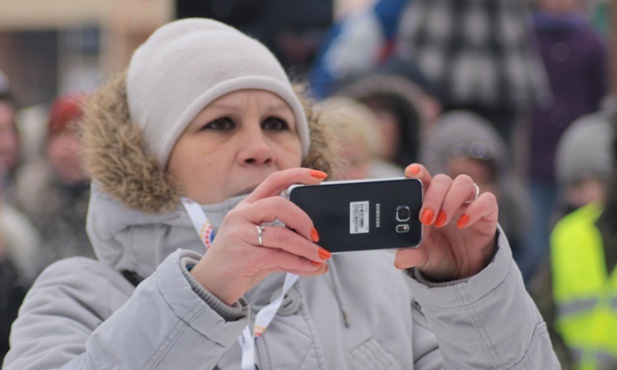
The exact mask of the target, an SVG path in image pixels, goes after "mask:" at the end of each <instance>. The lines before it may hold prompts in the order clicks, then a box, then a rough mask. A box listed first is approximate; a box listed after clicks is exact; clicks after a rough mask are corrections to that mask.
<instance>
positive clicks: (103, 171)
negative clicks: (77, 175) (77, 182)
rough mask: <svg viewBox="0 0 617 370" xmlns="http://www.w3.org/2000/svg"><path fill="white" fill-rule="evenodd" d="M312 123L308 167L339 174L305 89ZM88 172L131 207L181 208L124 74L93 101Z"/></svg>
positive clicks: (323, 124)
mask: <svg viewBox="0 0 617 370" xmlns="http://www.w3.org/2000/svg"><path fill="white" fill-rule="evenodd" d="M296 93H297V94H298V96H299V97H300V100H301V101H302V103H303V106H304V109H305V112H306V115H307V120H308V123H309V129H310V136H311V146H310V149H309V154H308V156H307V157H306V159H305V160H304V162H303V164H302V165H303V166H305V167H309V168H314V169H318V170H321V171H324V172H326V173H328V174H331V173H332V172H333V162H332V158H334V156H333V150H332V144H331V139H332V138H333V132H332V128H331V127H329V125H328V124H327V117H326V116H325V115H323V114H315V113H314V112H313V109H312V107H311V104H310V102H309V100H308V99H306V98H304V97H303V95H304V89H302V88H299V87H298V88H296ZM81 134H82V139H83V141H84V146H85V150H84V167H85V170H86V172H87V173H88V175H89V176H90V177H91V178H92V179H93V180H94V181H95V182H96V183H97V185H99V186H100V188H101V190H102V191H104V192H105V193H107V194H109V195H111V196H112V197H113V198H115V199H117V200H119V201H121V202H122V203H124V204H125V205H126V206H128V207H130V208H132V209H136V210H140V211H143V212H147V213H165V212H169V211H171V210H173V209H175V208H176V207H177V206H178V204H179V202H180V195H181V193H182V191H181V189H180V187H179V186H178V185H177V184H176V183H175V182H174V181H173V179H172V178H171V177H170V176H169V175H168V174H167V173H166V172H165V171H163V170H161V169H160V168H159V166H158V164H157V161H156V159H155V158H154V156H153V155H152V154H151V153H148V151H147V149H146V146H145V144H144V139H143V136H142V133H141V130H140V128H139V125H137V124H136V123H134V122H132V121H131V119H130V114H129V107H128V103H127V96H126V73H122V74H120V75H118V76H117V77H115V78H114V79H112V80H111V81H110V82H109V83H107V84H106V85H104V86H103V87H101V88H100V89H99V90H98V91H97V92H95V93H94V94H93V95H92V96H90V97H89V99H88V102H87V104H86V105H85V107H84V122H83V125H82V127H81Z"/></svg>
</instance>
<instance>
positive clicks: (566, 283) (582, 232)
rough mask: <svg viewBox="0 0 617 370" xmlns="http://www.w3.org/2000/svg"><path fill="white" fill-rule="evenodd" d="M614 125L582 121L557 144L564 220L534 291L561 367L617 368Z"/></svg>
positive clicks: (593, 118) (602, 119) (591, 118)
mask: <svg viewBox="0 0 617 370" xmlns="http://www.w3.org/2000/svg"><path fill="white" fill-rule="evenodd" d="M610 120H611V118H610V116H609V115H606V114H594V115H588V116H584V117H582V118H581V119H579V120H578V121H577V122H575V123H573V125H572V126H571V127H569V128H568V130H567V131H566V133H565V134H564V136H563V137H562V139H561V141H560V145H559V147H558V151H557V176H558V178H559V180H560V184H561V198H562V207H561V213H562V215H563V214H565V216H563V218H561V220H559V221H558V222H557V224H556V225H555V227H554V228H553V230H552V233H551V253H550V269H548V268H547V269H546V270H545V271H543V273H544V276H543V277H540V276H539V277H538V278H537V279H536V282H538V281H540V285H543V286H544V288H543V291H542V292H540V291H539V289H538V285H539V284H536V285H535V286H534V285H532V286H531V289H532V290H535V292H534V294H533V295H534V298H537V303H538V306H539V307H541V312H542V313H543V316H544V317H545V319H546V320H547V323H548V325H549V331H550V333H551V336H552V339H553V345H554V347H555V348H556V352H557V353H558V354H560V360H561V361H562V366H563V367H564V369H569V368H570V367H572V368H574V369H581V370H595V369H615V368H617V335H616V334H615V333H617V272H616V271H613V270H614V267H615V265H616V264H617V238H616V237H617V232H616V231H617V227H616V226H617V192H616V190H614V189H617V165H616V164H617V162H615V161H614V160H612V159H611V149H610V148H611V145H613V147H614V150H613V152H614V153H612V156H613V157H615V158H617V139H613V132H614V131H615V125H617V122H610ZM611 161H613V162H614V163H613V166H612V167H611ZM611 176H612V177H611ZM609 179H610V180H609ZM609 181H611V182H612V184H611V183H610V182H609ZM607 189H609V190H608V193H607ZM568 212H570V213H568ZM547 267H548V266H547ZM549 272H550V275H551V276H550V277H549V276H548V275H549ZM541 280H544V281H541ZM548 283H550V284H548ZM549 286H550V287H549ZM541 295H544V297H541ZM543 301H544V302H543Z"/></svg>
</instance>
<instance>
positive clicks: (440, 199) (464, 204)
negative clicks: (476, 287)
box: [394, 164, 498, 281]
mask: <svg viewBox="0 0 617 370" xmlns="http://www.w3.org/2000/svg"><path fill="white" fill-rule="evenodd" d="M405 175H406V176H407V177H410V178H417V179H420V180H421V181H422V183H423V186H424V203H423V205H422V209H421V210H420V221H421V222H422V223H423V224H424V235H423V238H422V243H421V244H420V245H419V246H418V247H417V248H406V249H399V250H398V251H397V253H396V259H395V261H394V263H395V265H396V267H398V268H401V269H403V268H410V267H417V268H419V269H420V270H421V271H422V272H423V273H424V274H425V275H427V277H428V278H430V279H431V280H433V281H451V280H456V279H461V278H466V277H470V276H472V275H475V274H477V273H478V272H480V270H482V269H483V268H484V267H486V266H487V265H488V263H489V262H490V260H491V258H492V257H493V254H494V248H495V238H496V230H497V214H498V207H497V199H496V198H495V196H494V195H493V194H492V193H482V194H481V195H480V196H479V197H478V198H477V199H474V198H475V196H476V185H475V184H474V182H473V180H472V179H471V177H469V176H467V175H460V176H458V177H456V178H455V179H452V178H450V177H448V176H446V175H441V174H440V175H436V176H435V177H434V178H431V175H430V173H429V172H428V171H427V170H426V168H425V167H424V166H422V165H419V164H412V165H409V166H408V167H407V168H406V169H405ZM470 200H471V202H469V201H470Z"/></svg>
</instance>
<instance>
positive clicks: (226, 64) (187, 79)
mask: <svg viewBox="0 0 617 370" xmlns="http://www.w3.org/2000/svg"><path fill="white" fill-rule="evenodd" d="M126 84H127V98H128V104H129V110H130V114H131V119H132V120H133V121H134V122H137V123H138V124H139V125H140V127H141V130H142V132H143V134H144V137H145V140H146V145H147V146H148V149H149V150H151V151H152V153H154V155H155V156H156V158H157V159H158V163H159V166H160V167H161V168H165V166H166V165H167V161H168V160H169V156H170V154H171V151H172V149H173V147H174V145H175V143H176V141H177V140H178V138H179V137H180V135H181V134H182V132H183V131H184V129H185V128H186V127H187V125H188V124H189V123H190V122H191V121H192V120H193V119H194V118H195V117H196V116H197V114H199V112H201V111H202V110H203V109H204V108H205V107H206V106H207V105H208V104H210V103H211V102H213V101H214V100H216V99H218V98H220V97H221V96H223V95H225V94H228V93H231V92H234V91H237V90H243V89H259V90H265V91H269V92H272V93H274V94H276V95H278V96H279V97H280V98H281V99H283V100H284V101H285V102H287V104H288V105H289V107H290V108H291V110H292V111H293V113H294V116H295V120H296V127H297V131H298V136H299V137H300V142H301V143H302V155H303V157H306V155H307V153H308V149H309V129H308V124H307V121H306V116H305V113H304V110H303V108H302V104H301V103H300V101H299V99H298V97H297V96H296V95H295V93H294V91H293V88H292V86H291V82H290V81H289V78H288V77H287V75H286V73H285V71H284V70H283V67H282V66H281V64H280V63H279V62H278V61H277V59H276V57H275V56H274V55H273V54H272V53H271V52H270V51H269V50H268V49H267V48H266V47H265V46H264V45H263V44H261V43H260V42H259V41H257V40H254V39H252V38H250V37H248V36H247V35H245V34H243V33H242V32H240V31H238V30H236V29H235V28H233V27H230V26H227V25H225V24H223V23H220V22H217V21H214V20H211V19H199V18H192V19H182V20H178V21H174V22H171V23H168V24H166V25H164V26H162V27H160V28H159V29H158V30H156V31H155V32H154V33H153V34H152V35H151V36H150V37H149V38H148V40H146V42H145V43H144V44H143V45H141V46H140V47H139V48H138V49H137V50H136V51H135V53H133V56H132V58H131V62H130V64H129V68H128V74H127V82H126Z"/></svg>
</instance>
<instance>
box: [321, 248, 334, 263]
mask: <svg viewBox="0 0 617 370" xmlns="http://www.w3.org/2000/svg"><path fill="white" fill-rule="evenodd" d="M317 252H318V253H319V258H321V259H322V260H324V261H325V260H327V259H330V257H332V253H330V252H328V251H327V250H325V249H323V248H322V247H319V249H318V250H317Z"/></svg>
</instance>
